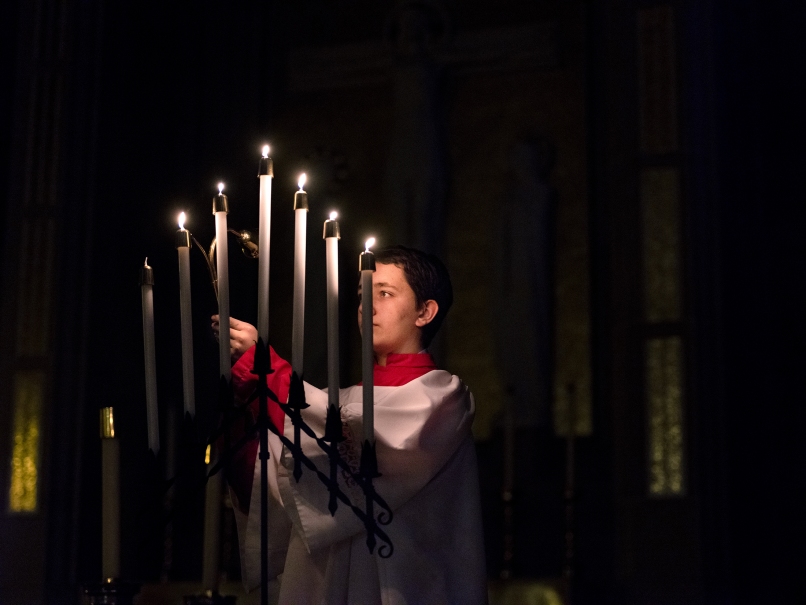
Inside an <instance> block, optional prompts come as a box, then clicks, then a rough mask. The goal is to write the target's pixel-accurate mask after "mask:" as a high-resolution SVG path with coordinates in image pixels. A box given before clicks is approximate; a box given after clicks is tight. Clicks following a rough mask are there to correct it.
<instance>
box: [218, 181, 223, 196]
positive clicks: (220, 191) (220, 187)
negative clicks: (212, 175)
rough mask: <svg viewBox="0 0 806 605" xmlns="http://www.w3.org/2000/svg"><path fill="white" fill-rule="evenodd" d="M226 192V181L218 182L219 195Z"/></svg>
mask: <svg viewBox="0 0 806 605" xmlns="http://www.w3.org/2000/svg"><path fill="white" fill-rule="evenodd" d="M223 192H224V183H219V184H218V195H221V194H222V193H223Z"/></svg>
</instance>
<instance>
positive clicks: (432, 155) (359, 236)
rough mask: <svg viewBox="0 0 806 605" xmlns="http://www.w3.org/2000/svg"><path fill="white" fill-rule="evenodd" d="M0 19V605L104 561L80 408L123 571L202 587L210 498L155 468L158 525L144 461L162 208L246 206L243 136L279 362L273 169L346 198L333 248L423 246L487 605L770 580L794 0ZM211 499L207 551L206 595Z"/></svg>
mask: <svg viewBox="0 0 806 605" xmlns="http://www.w3.org/2000/svg"><path fill="white" fill-rule="evenodd" d="M2 10H3V13H4V14H5V16H6V19H5V22H6V23H7V25H8V24H16V26H15V27H11V26H9V27H7V31H9V32H13V33H14V35H7V36H4V38H3V42H2V44H3V52H2V70H3V72H2V75H3V79H4V81H5V82H7V83H9V82H10V83H12V85H10V86H9V85H6V86H4V87H3V90H2V92H0V103H2V106H3V111H2V113H1V114H0V115H2V123H0V132H2V149H0V154H2V155H0V160H1V161H0V181H2V182H3V183H4V184H5V187H4V192H5V194H4V208H3V213H2V215H0V216H2V218H1V219H0V221H2V222H0V228H2V234H3V238H2V240H0V241H2V246H3V263H2V279H3V284H4V286H3V288H2V317H4V318H5V321H4V322H3V323H2V327H0V339H2V342H3V346H2V348H0V453H1V455H0V488H1V489H2V497H0V506H1V507H2V512H0V535H2V536H3V538H2V540H0V603H3V604H5V603H77V602H79V597H78V595H79V592H78V589H77V587H78V586H80V585H81V584H82V583H85V582H88V581H94V580H98V579H100V569H101V567H100V543H101V542H100V540H101V528H100V522H99V515H100V462H99V460H100V445H99V443H98V439H97V438H96V436H97V430H98V429H97V409H98V408H100V407H104V406H108V405H112V406H114V407H115V409H116V415H117V416H118V420H117V424H118V427H119V431H120V432H121V434H122V437H121V447H122V451H121V465H122V469H123V477H124V478H125V480H124V482H123V485H122V502H123V504H122V511H121V514H122V517H123V530H122V544H123V553H122V568H123V574H124V575H125V576H127V577H128V578H129V579H131V580H136V581H138V582H141V583H143V591H144V594H145V593H146V592H148V594H150V595H151V598H152V599H153V602H162V601H159V599H166V601H165V602H175V599H174V600H173V601H169V600H167V599H169V597H170V598H173V597H171V595H174V592H175V591H177V590H179V591H180V592H176V594H182V592H181V590H184V591H185V593H187V592H188V591H192V590H193V587H194V586H196V585H197V584H198V580H199V577H200V573H201V572H200V569H201V554H200V553H201V536H200V533H201V530H200V528H201V524H202V500H203V497H201V495H200V493H196V492H194V491H193V489H192V488H191V487H189V486H190V485H191V484H192V483H193V477H191V478H190V479H187V481H186V483H187V485H184V487H183V485H182V482H181V481H180V482H178V483H177V486H178V487H177V488H176V490H175V491H176V493H179V494H180V495H182V498H181V500H182V504H181V507H180V508H178V509H177V512H176V514H175V515H174V516H173V517H172V521H171V523H170V524H168V525H167V528H166V524H165V523H164V513H165V509H164V508H163V507H164V506H165V504H166V501H165V498H164V493H163V487H164V486H163V484H162V483H161V481H162V479H161V478H160V477H161V476H162V474H163V473H166V472H168V470H167V469H168V468H176V467H177V466H179V467H181V466H183V465H185V464H186V463H187V460H186V459H185V458H186V457H187V456H188V455H189V454H188V453H187V451H185V449H183V443H184V442H183V441H182V440H181V439H176V438H173V439H172V438H171V437H169V436H168V434H169V433H170V432H171V431H172V430H173V432H174V433H177V434H178V432H179V431H178V429H176V427H177V426H179V425H180V424H181V423H180V422H179V421H178V419H177V418H176V416H177V414H176V413H175V411H176V409H177V408H181V401H182V392H181V388H182V387H181V378H180V376H181V369H180V367H181V366H180V361H179V357H180V352H179V342H180V339H179V322H178V284H177V280H176V276H175V272H176V269H175V266H176V261H175V252H174V249H173V232H172V231H173V230H174V229H175V227H173V224H174V217H175V216H176V214H178V212H179V210H183V209H188V208H191V209H198V210H197V212H195V213H194V212H193V210H189V216H190V217H192V216H193V214H195V216H196V217H198V219H197V221H196V222H194V223H193V224H194V226H195V233H196V235H197V236H198V237H199V238H200V240H201V241H209V240H210V238H212V236H213V222H212V220H211V217H210V216H209V214H208V213H209V203H208V200H209V198H210V197H211V195H212V192H213V187H214V183H216V182H217V181H218V180H222V179H223V180H226V181H227V188H228V189H227V191H228V193H229V196H230V200H231V202H230V204H231V212H230V217H231V218H230V220H231V223H232V224H234V225H237V226H238V227H250V226H253V225H256V224H257V216H256V208H257V205H256V198H257V195H256V192H257V183H256V181H255V179H254V168H255V167H256V164H257V160H256V158H257V152H256V150H258V149H259V148H260V145H262V143H263V142H264V138H265V139H269V140H270V141H271V144H272V146H273V155H274V158H275V175H276V176H275V185H274V187H275V189H274V194H273V197H274V200H275V208H274V211H273V213H274V216H273V225H272V248H273V250H272V256H271V259H272V260H271V263H272V264H271V271H272V290H271V291H272V298H271V313H270V317H271V330H270V333H271V341H272V343H273V344H274V345H275V347H276V348H277V349H278V350H279V351H280V353H281V354H284V355H285V356H288V354H289V353H290V330H291V328H290V322H288V321H286V319H287V318H288V316H289V314H290V312H291V297H290V295H288V294H287V293H289V292H290V288H291V283H292V275H291V266H292V265H291V257H290V254H291V253H290V251H291V249H292V237H293V236H292V233H293V229H292V220H293V219H292V218H291V217H292V213H291V211H290V210H291V199H292V193H293V191H294V189H295V182H296V175H297V174H298V173H299V172H301V171H306V172H307V174H308V177H309V186H308V191H309V195H310V200H311V202H310V203H311V217H312V218H311V222H312V224H314V225H316V224H318V223H317V221H318V220H319V218H321V219H324V218H325V213H326V212H329V210H330V209H331V208H334V207H338V208H339V209H340V213H341V216H342V217H343V220H344V222H343V225H342V241H341V248H340V250H341V252H340V254H341V256H342V259H341V262H342V264H343V266H344V267H350V268H351V267H353V265H354V256H356V255H357V253H358V251H359V250H360V248H361V244H360V242H362V241H363V239H364V237H365V235H366V234H367V233H369V232H370V230H373V235H375V236H376V237H377V238H378V241H379V242H381V243H383V242H386V243H389V242H397V241H399V242H404V243H408V244H410V245H414V246H417V247H420V248H423V249H426V250H430V251H434V252H436V253H438V254H439V255H440V256H442V257H443V258H444V259H445V261H446V264H447V266H448V268H449V270H450V271H451V275H452V279H453V285H454V290H455V298H456V303H455V305H454V308H453V309H452V311H451V315H450V316H449V319H448V322H447V325H446V326H445V328H444V334H443V335H441V337H440V338H439V340H438V342H437V343H436V345H435V353H436V356H437V358H438V363H440V365H442V366H443V367H445V368H446V369H449V370H450V371H452V372H453V373H455V374H457V375H459V376H461V377H463V378H464V379H465V380H466V382H467V383H468V384H469V386H470V387H471V389H472V390H473V392H474V394H475V398H476V402H477V406H478V410H477V416H476V423H475V425H474V434H475V436H476V443H477V453H478V456H479V472H480V479H481V489H482V503H483V513H484V535H485V542H486V549H487V564H488V573H489V576H490V587H491V597H492V602H493V603H496V602H500V603H513V602H516V601H515V600H513V599H517V598H521V599H529V598H531V599H533V600H531V601H527V600H523V601H522V602H546V603H549V602H557V601H552V600H551V599H561V600H562V602H574V603H637V604H644V603H646V604H649V603H652V604H657V603H669V604H671V603H687V604H688V603H709V604H711V603H763V602H795V601H793V600H791V599H792V595H793V594H795V592H794V591H797V590H798V588H799V587H798V584H797V582H796V578H797V577H799V573H798V572H799V571H800V570H799V569H798V561H799V560H802V557H800V556H799V555H798V549H799V548H800V544H802V542H803V540H802V538H803V535H802V527H803V524H802V521H801V518H800V510H801V509H802V504H803V501H802V496H801V495H800V492H801V489H800V484H801V483H802V479H803V470H802V469H803V465H802V460H803V458H804V454H806V451H804V445H803V444H804V443H806V440H804V439H802V430H803V426H804V424H803V420H804V416H803V411H802V406H800V405H799V404H798V401H800V400H801V399H802V392H803V390H802V387H803V381H802V378H798V377H799V376H802V375H803V372H802V370H801V366H802V362H803V360H804V359H803V357H804V356H803V346H802V345H803V342H804V338H803V337H804V321H803V315H804V314H803V309H804V308H806V306H805V305H804V302H806V301H804V296H803V291H802V288H803V287H802V281H803V280H802V276H803V274H804V259H806V253H805V252H806V250H804V244H803V242H804V238H803V236H802V231H803V229H802V227H803V214H804V210H803V207H804V204H803V203H802V200H803V196H802V193H801V190H802V189H801V188H802V178H799V177H800V176H801V175H802V173H803V168H802V167H803V165H804V161H803V160H804V157H803V156H804V152H803V145H802V141H803V138H804V134H806V133H804V125H806V121H805V120H804V117H803V116H804V113H803V107H804V106H806V104H805V103H804V101H805V100H806V99H804V93H805V92H806V84H804V83H806V52H804V51H806V48H804V38H803V36H802V35H801V30H802V27H803V25H805V24H806V20H804V16H806V15H804V8H803V7H802V5H799V4H796V3H794V2H789V1H786V0H772V1H769V2H755V1H753V0H747V1H746V2H742V3H735V2H727V1H725V0H707V1H697V2H695V1H693V0H676V1H658V2H646V1H641V0H624V1H621V0H618V1H617V0H602V1H587V2H583V1H571V2H568V1H559V0H545V1H543V2H527V1H525V0H501V1H500V2H497V3H494V4H493V5H490V4H489V3H485V2H478V1H475V0H473V1H469V2H458V1H456V0H424V1H420V2H413V1H408V2H406V1H397V2H387V3H379V2H375V1H374V0H338V1H335V2H322V1H321V0H302V1H299V2H294V3H267V2H264V3H254V4H247V3H238V2H236V3H229V4H226V5H223V4H219V3H213V2H206V1H202V2H193V3H191V2H177V3H171V5H170V7H168V6H167V5H165V6H158V5H156V4H155V5H154V6H137V7H135V6H131V5H124V4H120V3H112V2H103V1H101V0H89V1H86V2H76V1H75V0H66V1H62V2H56V1H55V0H38V1H37V2H30V3H29V2H12V3H7V5H6V8H4V9H2ZM286 202H288V212H284V210H285V207H286V206H285V203H286ZM320 215H321V216H320ZM189 220H195V219H193V218H190V219H189ZM190 228H191V229H194V227H190ZM309 240H310V241H309V242H308V249H309V251H310V252H309V263H308V272H309V273H308V283H309V291H308V301H307V316H306V321H307V326H306V368H309V369H308V370H306V378H307V379H308V380H310V381H311V382H313V383H314V384H317V385H321V386H324V384H325V382H326V379H325V375H326V374H325V347H324V343H323V342H322V339H320V338H317V334H322V333H324V330H325V318H324V312H323V311H322V308H323V305H322V304H320V302H321V301H322V300H324V281H325V280H324V266H323V262H324V261H323V258H324V254H321V258H320V255H319V254H318V252H319V251H320V250H321V247H322V244H321V243H320V240H319V237H318V233H316V229H311V230H310V231H309ZM798 250H800V252H798ZM353 251H355V254H353ZM145 256H148V257H149V264H151V265H152V266H154V267H155V271H156V272H157V275H158V277H157V285H156V286H155V313H156V332H157V341H158V343H157V346H158V355H157V364H158V365H157V369H158V389H159V397H160V406H161V411H162V414H163V417H162V420H163V421H164V423H163V425H162V426H163V428H162V430H163V439H164V440H165V443H166V444H167V445H166V446H165V448H164V449H165V450H166V451H170V452H172V454H171V455H168V454H164V457H163V458H161V459H159V460H158V461H157V463H156V466H155V465H154V464H151V463H150V462H149V460H148V458H147V456H146V453H145V450H146V446H145V443H146V437H145V435H146V424H145V407H144V399H145V391H144V381H143V365H142V359H143V357H142V344H141V343H142V335H141V331H140V330H141V326H140V324H139V321H140V315H139V313H140V308H139V304H140V302H139V292H138V290H137V285H136V284H137V282H136V279H137V278H136V275H137V270H138V267H139V264H140V263H142V259H143V257H145ZM194 263H195V264H194V266H193V268H192V272H193V276H192V277H193V284H194V308H193V312H194V324H195V326H196V327H195V328H194V341H195V354H196V355H195V357H196V359H197V372H196V373H197V389H196V392H197V409H198V410H199V423H200V424H201V425H204V426H209V425H211V424H212V423H213V421H214V418H213V413H212V411H211V410H212V409H213V404H214V398H213V397H212V396H211V395H209V393H214V392H215V383H214V382H213V381H214V380H215V376H216V373H217V372H216V364H217V361H216V360H217V357H216V348H215V343H214V342H213V340H212V338H211V335H210V332H209V321H208V319H209V316H210V315H211V314H212V312H214V311H215V299H214V298H213V296H212V295H211V292H210V291H209V287H208V286H207V285H206V283H205V281H206V279H207V277H206V275H205V270H206V269H205V267H204V265H203V263H201V262H200V259H195V260H194ZM231 270H232V276H231V282H232V295H231V298H232V315H233V316H235V317H242V318H244V319H250V318H254V317H256V290H255V286H254V285H252V284H254V282H255V279H254V274H255V267H254V265H253V264H249V263H248V262H247V261H246V260H245V259H243V258H235V257H233V258H232V259H231ZM351 276H352V273H350V272H347V271H345V272H344V273H343V275H342V288H343V291H345V292H350V293H352V292H353V290H352V288H353V287H354V284H353V283H352V281H351V280H352V277H351ZM197 284H201V285H198V286H197ZM354 302H355V301H354V299H353V298H352V296H346V297H343V300H342V301H341V315H342V318H341V319H342V327H343V329H342V334H343V351H344V352H345V354H344V355H343V358H342V368H341V369H342V381H343V384H345V385H346V384H352V383H354V382H356V381H357V380H358V376H359V368H360V349H359V346H360V343H359V341H358V332H357V327H356V326H354V325H353V324H354V323H355V321H354V307H353V304H354ZM798 396H800V397H798ZM171 418H173V420H171ZM172 423H173V424H172ZM171 426H174V429H171V428H165V427H171ZM570 427H573V431H570V430H569V428H570ZM194 452H195V450H194ZM171 456H173V462H171V461H170V458H171ZM171 464H173V466H171ZM191 466H193V465H192V464H191ZM157 467H159V468H157ZM193 468H196V467H193ZM196 478H197V477H196ZM569 487H570V488H572V489H571V491H570V492H569ZM172 493H174V492H172ZM194 494H195V495H194ZM503 494H511V499H510V498H504V497H503V496H502V495H503ZM174 504H175V505H176V503H175V502H174ZM177 506H178V505H177ZM569 512H571V513H572V515H571V516H572V519H571V521H572V523H569V519H568V516H569ZM228 515H230V516H228ZM224 519H225V520H224V540H223V541H222V572H223V574H224V575H225V577H226V578H227V579H228V580H229V582H228V583H226V584H225V585H226V586H235V585H236V584H237V581H238V577H239V573H240V572H239V563H238V549H237V539H236V537H235V534H234V529H233V522H232V520H231V514H230V513H225V515H224ZM569 529H570V530H572V536H571V537H572V543H571V544H570V546H572V548H571V549H569V548H568V547H569V543H568V537H569V536H568V530H569ZM798 532H800V533H798ZM194 583H195V584H194ZM177 586H178V587H180V588H176V587H177ZM172 587H173V588H172ZM172 590H173V591H174V592H171V591H172ZM529 591H531V593H530V592H529ZM800 591H801V592H803V589H802V587H800ZM241 598H242V599H243V601H242V602H247V600H246V599H247V597H241ZM538 598H542V599H543V601H539V600H534V599H538ZM239 602H240V601H239Z"/></svg>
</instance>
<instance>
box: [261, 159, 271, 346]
mask: <svg viewBox="0 0 806 605" xmlns="http://www.w3.org/2000/svg"><path fill="white" fill-rule="evenodd" d="M273 177H274V163H273V162H272V159H271V158H270V157H269V146H268V145H264V146H263V157H262V158H261V159H260V167H259V169H258V178H259V179H260V217H259V221H260V223H259V228H258V248H259V249H260V256H258V262H257V264H258V267H257V333H258V335H259V336H260V337H261V338H262V339H263V344H266V343H268V342H269V251H270V236H271V181H272V178H273Z"/></svg>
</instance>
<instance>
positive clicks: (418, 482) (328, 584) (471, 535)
mask: <svg viewBox="0 0 806 605" xmlns="http://www.w3.org/2000/svg"><path fill="white" fill-rule="evenodd" d="M375 259H376V271H375V273H374V275H373V281H372V287H373V292H372V293H371V295H372V297H373V348H374V351H375V358H376V365H375V371H374V379H375V407H374V410H375V435H376V452H377V458H378V470H379V472H380V473H381V476H380V477H378V478H377V479H375V482H374V485H375V490H376V492H377V493H378V494H379V495H380V496H381V497H382V498H383V499H384V500H385V501H386V502H387V503H388V504H389V506H390V507H391V508H392V510H393V511H394V518H393V520H392V522H391V523H390V524H389V525H385V526H382V529H383V531H384V532H385V533H386V534H387V535H388V536H389V538H390V540H391V542H392V544H393V546H394V553H393V554H392V556H391V557H389V558H382V557H379V556H378V549H377V548H376V550H375V553H374V554H370V553H369V550H368V548H367V545H366V533H365V531H364V526H363V523H362V522H361V521H360V520H359V519H358V518H357V517H356V516H355V515H354V514H353V512H352V511H351V510H349V508H348V507H346V506H344V505H343V504H341V503H340V505H339V508H338V510H337V511H336V514H335V515H334V516H331V514H330V512H329V511H328V508H327V505H328V499H329V494H328V491H327V489H326V487H325V485H324V484H323V483H321V482H320V480H319V479H318V478H317V476H316V475H315V473H313V472H312V471H311V470H309V469H304V470H303V473H302V477H301V479H300V481H299V483H297V482H296V481H295V480H294V478H293V476H292V474H291V473H292V470H293V459H292V457H291V455H290V454H289V452H288V451H287V450H284V449H283V448H282V446H281V444H280V442H279V439H277V438H276V437H275V436H274V435H271V434H270V439H269V449H270V452H271V461H273V462H271V461H270V463H269V468H270V473H269V474H270V477H269V484H270V492H271V493H270V512H269V518H270V521H269V535H270V557H269V558H270V568H271V571H272V575H276V574H278V573H280V572H282V573H283V575H282V579H281V584H280V600H279V602H280V603H281V604H285V603H289V604H295V605H303V604H307V603H311V604H313V603H316V604H320V603H326V604H330V605H339V604H342V603H343V604H347V603H350V604H353V603H362V604H370V605H376V604H378V605H380V604H383V605H393V604H394V605H397V604H401V605H402V604H407V605H421V604H430V603H440V604H442V603H456V604H461V605H473V604H477V603H486V600H487V596H486V595H487V589H486V577H485V570H484V552H483V545H482V537H481V536H482V527H481V514H480V507H479V496H478V477H477V470H476V458H475V449H474V444H473V438H472V435H471V432H470V426H471V423H472V420H473V413H474V403H473V397H472V395H471V394H470V392H469V391H468V389H467V387H465V386H464V385H463V384H462V382H461V381H460V380H459V379H458V378H457V377H456V376H451V375H450V374H449V373H448V372H445V371H443V370H438V369H437V368H436V365H435V364H434V360H433V359H432V357H431V355H429V354H428V353H427V352H425V349H426V347H428V345H429V344H430V342H431V339H432V338H433V337H434V335H435V334H436V332H437V330H438V329H439V326H440V325H441V323H442V321H443V319H444V317H445V315H446V314H447V312H448V309H449V308H450V306H451V303H452V302H453V293H452V289H451V284H450V278H449V276H448V273H447V271H446V269H445V267H444V266H443V265H442V263H441V262H440V261H439V260H438V259H437V258H436V257H434V256H432V255H427V254H425V253H423V252H420V251H418V250H413V249H410V248H406V247H403V246H395V247H392V248H386V249H383V250H380V251H379V252H377V253H376V255H375ZM359 295H360V296H365V295H368V293H364V292H360V290H359ZM361 315H362V305H360V304H359V307H358V325H359V326H360V325H361ZM217 319H218V317H217V316H213V329H214V330H215V331H217V328H218V322H217ZM256 339H257V333H256V331H255V329H254V327H252V326H251V325H249V324H247V323H245V322H240V321H238V320H235V319H232V320H231V324H230V348H231V353H232V356H233V360H235V364H234V366H233V368H232V381H233V388H234V389H235V393H236V396H237V397H238V398H240V399H241V400H246V398H248V396H249V395H250V394H251V393H252V392H253V390H254V388H255V385H256V377H255V375H254V374H252V373H251V370H252V367H253V364H254V342H255V341H256ZM271 362H272V368H273V369H274V373H273V374H271V375H270V376H269V378H268V381H269V386H270V388H271V389H272V391H274V393H275V394H276V395H277V396H278V398H279V399H280V400H281V401H285V400H286V398H287V396H288V385H289V381H290V373H291V368H290V366H289V365H288V363H287V362H285V361H284V360H282V359H280V358H279V357H278V356H277V355H276V353H274V351H273V350H272V351H271ZM305 397H306V401H307V403H308V404H309V405H310V407H309V408H307V409H306V410H305V411H304V412H303V417H304V419H305V422H306V423H307V424H308V425H309V426H310V427H311V428H312V429H314V431H315V432H316V434H317V435H318V436H320V437H321V436H322V435H323V434H324V428H325V413H326V408H327V394H326V392H324V391H320V390H318V389H316V388H314V387H312V386H310V385H308V384H305ZM361 399H362V387H361V386H354V387H350V388H347V389H341V390H340V392H339V400H340V404H341V415H342V421H343V423H344V436H345V438H346V439H345V441H344V442H343V443H342V444H340V447H339V450H340V453H341V454H342V457H343V458H344V459H345V460H348V461H349V462H350V464H351V466H353V467H355V468H354V470H355V471H357V470H358V468H357V461H358V460H359V458H360V446H361V442H362V417H361V416H362V401H361ZM270 416H271V419H272V421H273V422H274V423H275V426H278V427H283V428H284V431H285V434H286V435H291V434H292V425H291V422H290V420H288V419H286V418H284V414H283V412H282V410H280V409H279V408H278V407H277V406H276V405H274V406H273V407H272V408H271V409H270ZM302 447H303V451H305V453H306V455H307V456H308V457H309V458H310V459H311V460H312V461H314V462H315V463H316V465H317V467H318V468H319V469H320V470H321V471H322V472H324V473H325V474H328V468H329V462H328V459H327V456H326V455H325V454H324V453H323V452H322V451H321V449H320V448H319V447H318V446H317V445H316V443H315V442H314V441H313V440H312V439H310V438H309V437H307V436H304V435H303V439H302ZM256 454H257V445H256V442H254V443H252V444H251V446H250V447H247V448H243V450H242V452H241V455H240V456H239V458H238V460H237V462H236V464H235V466H236V469H235V471H236V472H235V474H232V475H231V477H230V484H231V488H232V493H233V501H234V503H235V508H236V520H237V522H238V533H239V539H240V546H241V554H242V559H241V560H242V567H243V571H244V583H245V584H246V586H247V588H253V587H254V586H257V585H258V584H259V582H260V563H259V562H260V537H259V536H260V531H259V528H260V514H259V510H260V489H259V486H260V467H259V465H255V458H256ZM339 481H340V485H341V486H342V489H343V490H344V491H346V492H347V493H348V494H349V496H350V499H351V500H352V501H353V503H354V504H356V505H357V506H358V507H360V508H362V509H363V507H364V499H363V495H362V492H361V491H360V489H359V488H358V487H357V486H354V485H351V482H350V481H349V480H348V479H346V478H345V477H344V476H343V475H342V476H340V479H339ZM376 512H377V510H376Z"/></svg>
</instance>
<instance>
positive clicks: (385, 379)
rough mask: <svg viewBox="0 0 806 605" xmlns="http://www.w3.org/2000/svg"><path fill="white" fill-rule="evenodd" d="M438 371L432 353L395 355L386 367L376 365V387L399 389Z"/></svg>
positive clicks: (388, 359) (391, 356)
mask: <svg viewBox="0 0 806 605" xmlns="http://www.w3.org/2000/svg"><path fill="white" fill-rule="evenodd" d="M436 369H437V364H435V363H434V358H433V357H431V354H430V353H394V354H391V355H389V356H387V358H386V365H385V366H379V365H378V364H377V363H376V364H375V370H374V372H373V378H374V379H375V386H376V387H399V386H403V385H404V384H407V383H409V382H411V381H412V380H414V379H416V378H419V377H420V376H423V375H424V374H428V372H430V371H431V370H436ZM359 384H361V383H359Z"/></svg>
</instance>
